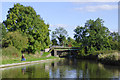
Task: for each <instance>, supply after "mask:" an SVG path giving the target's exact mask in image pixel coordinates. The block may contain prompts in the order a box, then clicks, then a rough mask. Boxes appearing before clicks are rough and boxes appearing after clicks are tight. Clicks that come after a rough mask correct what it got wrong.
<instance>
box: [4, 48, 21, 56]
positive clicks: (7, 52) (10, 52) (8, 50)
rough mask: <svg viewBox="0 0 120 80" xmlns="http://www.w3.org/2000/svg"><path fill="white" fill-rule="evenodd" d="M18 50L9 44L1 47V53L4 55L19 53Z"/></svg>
mask: <svg viewBox="0 0 120 80" xmlns="http://www.w3.org/2000/svg"><path fill="white" fill-rule="evenodd" d="M19 53H20V52H19V51H18V50H17V49H16V48H15V47H14V46H9V47H7V48H3V50H2V55H5V56H16V55H19Z"/></svg>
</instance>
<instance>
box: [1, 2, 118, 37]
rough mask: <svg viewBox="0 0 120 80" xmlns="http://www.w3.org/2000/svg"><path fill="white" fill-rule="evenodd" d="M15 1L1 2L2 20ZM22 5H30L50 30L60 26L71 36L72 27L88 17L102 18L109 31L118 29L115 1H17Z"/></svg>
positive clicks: (83, 21) (80, 24) (80, 23)
mask: <svg viewBox="0 0 120 80" xmlns="http://www.w3.org/2000/svg"><path fill="white" fill-rule="evenodd" d="M14 3H17V2H2V21H3V20H6V15H7V11H8V10H9V8H11V7H13V5H14ZM19 3H20V4H22V5H24V6H32V7H33V8H34V9H35V11H36V12H37V14H39V15H40V16H41V17H42V18H43V20H44V21H45V23H48V24H49V25H50V28H49V29H50V30H52V31H53V30H55V28H57V27H59V26H61V27H64V28H65V29H66V30H67V31H68V35H69V36H70V37H72V38H73V36H74V31H73V30H74V29H75V28H76V27H77V26H78V25H79V26H84V24H85V22H86V21H87V20H89V19H93V20H95V19H97V18H98V17H99V18H101V19H103V20H104V26H106V27H108V28H109V29H110V31H118V3H117V2H85V3H82V2H19ZM2 21H0V22H2Z"/></svg>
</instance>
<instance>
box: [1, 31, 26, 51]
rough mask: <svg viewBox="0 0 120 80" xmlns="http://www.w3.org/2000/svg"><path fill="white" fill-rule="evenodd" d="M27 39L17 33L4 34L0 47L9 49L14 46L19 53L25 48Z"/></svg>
mask: <svg viewBox="0 0 120 80" xmlns="http://www.w3.org/2000/svg"><path fill="white" fill-rule="evenodd" d="M27 43H28V38H27V37H26V36H23V35H22V34H20V33H19V32H17V31H15V32H9V33H7V34H6V36H5V38H3V42H2V44H3V45H2V46H3V47H9V46H10V45H11V46H14V47H15V48H17V49H18V50H19V51H22V50H23V49H24V48H27Z"/></svg>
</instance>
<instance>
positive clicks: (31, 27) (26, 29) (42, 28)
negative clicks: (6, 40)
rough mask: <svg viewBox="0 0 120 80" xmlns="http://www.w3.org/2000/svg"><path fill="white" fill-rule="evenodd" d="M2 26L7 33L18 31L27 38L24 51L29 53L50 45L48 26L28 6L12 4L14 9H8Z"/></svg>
mask: <svg viewBox="0 0 120 80" xmlns="http://www.w3.org/2000/svg"><path fill="white" fill-rule="evenodd" d="M3 24H4V25H5V28H6V29H7V32H14V31H18V32H20V33H21V34H23V35H25V36H27V37H28V47H27V48H26V50H27V51H28V52H29V53H35V51H39V50H43V49H45V48H47V47H49V45H50V39H49V29H48V28H49V25H48V24H45V22H44V20H43V19H42V18H41V17H40V15H37V13H36V12H35V10H34V9H33V8H32V7H30V6H27V7H26V6H23V5H20V4H19V3H17V4H14V7H12V8H10V9H9V11H8V15H7V20H5V21H3Z"/></svg>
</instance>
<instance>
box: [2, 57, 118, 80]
mask: <svg viewBox="0 0 120 80" xmlns="http://www.w3.org/2000/svg"><path fill="white" fill-rule="evenodd" d="M0 71H2V78H119V79H120V67H119V66H108V65H103V64H101V63H97V62H96V61H91V60H77V59H62V60H54V61H48V62H45V63H37V64H32V65H22V66H17V67H11V68H5V69H3V68H2V69H0Z"/></svg>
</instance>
